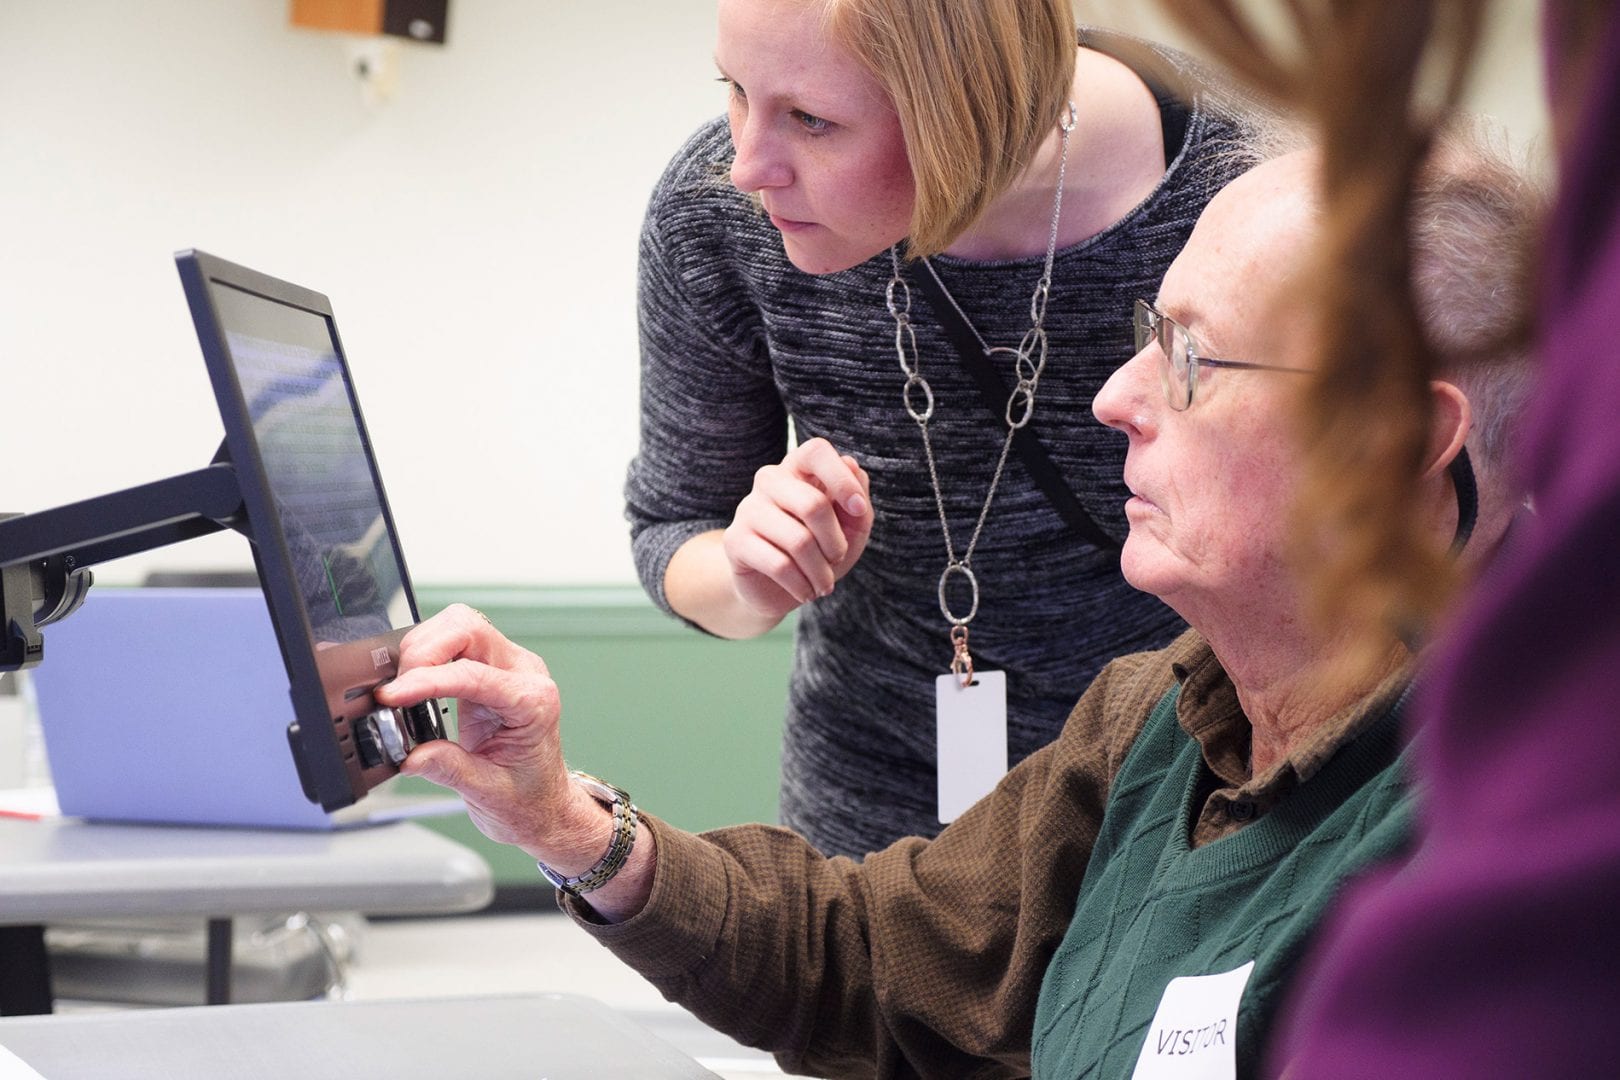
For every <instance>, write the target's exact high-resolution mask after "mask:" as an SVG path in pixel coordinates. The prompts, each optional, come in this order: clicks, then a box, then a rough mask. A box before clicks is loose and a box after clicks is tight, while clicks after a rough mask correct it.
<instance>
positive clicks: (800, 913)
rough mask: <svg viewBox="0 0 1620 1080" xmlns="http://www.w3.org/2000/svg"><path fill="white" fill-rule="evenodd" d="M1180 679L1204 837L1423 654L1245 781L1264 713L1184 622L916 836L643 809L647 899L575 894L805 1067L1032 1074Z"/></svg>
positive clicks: (705, 1003)
mask: <svg viewBox="0 0 1620 1080" xmlns="http://www.w3.org/2000/svg"><path fill="white" fill-rule="evenodd" d="M1178 678H1180V679H1182V682H1183V689H1182V697H1181V702H1180V708H1179V719H1180V722H1181V725H1182V727H1183V728H1184V729H1186V730H1187V732H1188V733H1189V735H1191V736H1192V737H1194V738H1195V739H1197V740H1198V741H1199V743H1200V744H1202V746H1203V751H1204V758H1205V762H1206V764H1209V765H1210V768H1211V771H1212V772H1213V774H1214V777H1215V779H1213V780H1212V781H1211V782H1210V784H1209V785H1208V786H1209V787H1210V789H1211V790H1210V791H1209V793H1208V795H1207V797H1206V799H1205V803H1204V809H1203V813H1202V815H1201V817H1200V820H1199V822H1198V825H1197V826H1196V828H1195V831H1194V836H1195V842H1197V843H1207V842H1209V841H1210V840H1213V839H1217V838H1219V837H1220V836H1222V835H1226V834H1227V833H1230V832H1232V831H1235V830H1236V829H1238V828H1241V827H1242V826H1243V825H1244V824H1245V823H1247V822H1248V821H1251V820H1255V819H1256V818H1257V817H1258V816H1259V815H1260V814H1263V813H1264V812H1265V810H1266V809H1267V808H1269V807H1270V806H1271V805H1274V804H1275V803H1276V801H1277V800H1278V799H1279V798H1282V797H1284V796H1285V795H1286V792H1287V791H1288V790H1289V789H1290V788H1292V787H1293V786H1294V785H1296V784H1298V783H1300V782H1302V781H1304V780H1305V779H1308V778H1309V775H1310V774H1311V773H1312V772H1314V771H1315V769H1316V767H1317V766H1318V765H1320V764H1321V763H1322V762H1323V761H1325V760H1326V759H1327V758H1328V757H1329V756H1331V754H1332V751H1333V750H1334V749H1336V748H1337V747H1338V746H1340V745H1342V744H1343V743H1345V742H1347V741H1348V740H1349V739H1351V738H1353V737H1354V736H1355V735H1356V734H1358V733H1359V731H1360V730H1361V728H1362V727H1363V726H1364V725H1365V724H1366V723H1367V722H1369V721H1370V720H1371V719H1373V718H1376V717H1377V716H1378V715H1380V714H1381V713H1382V711H1383V710H1384V708H1385V707H1386V706H1387V705H1388V703H1389V702H1390V701H1391V700H1392V698H1393V696H1394V695H1395V694H1396V693H1398V692H1399V691H1400V689H1401V687H1402V686H1403V685H1404V684H1405V682H1406V681H1407V679H1408V673H1407V672H1400V673H1397V674H1396V675H1392V676H1391V677H1390V678H1389V679H1387V680H1386V681H1385V682H1384V683H1383V684H1382V685H1380V687H1379V688H1378V690H1377V691H1376V692H1374V693H1373V694H1372V695H1371V696H1370V697H1368V698H1367V699H1364V700H1363V701H1362V702H1360V703H1359V704H1358V705H1356V706H1355V707H1354V708H1352V709H1348V710H1346V711H1345V712H1343V713H1342V714H1340V715H1338V716H1336V717H1334V718H1333V719H1332V720H1330V721H1329V722H1328V723H1327V724H1324V725H1323V727H1322V729H1321V730H1320V732H1319V737H1318V738H1316V739H1313V740H1312V742H1311V744H1310V745H1309V746H1307V747H1305V748H1304V750H1303V751H1302V752H1301V753H1299V754H1297V755H1295V756H1294V757H1293V758H1292V759H1290V761H1288V762H1284V763H1283V764H1281V765H1280V766H1278V767H1277V768H1275V769H1272V770H1271V771H1270V772H1269V773H1268V775H1266V776H1263V777H1260V778H1258V779H1257V780H1251V778H1249V777H1248V776H1247V761H1248V721H1247V720H1246V718H1244V716H1243V714H1242V711H1241V709H1240V708H1239V707H1238V704H1237V697H1236V693H1235V691H1234V690H1233V688H1232V684H1231V682H1230V681H1229V680H1228V679H1227V678H1226V674H1225V672H1224V671H1223V670H1222V669H1221V667H1220V664H1219V662H1218V661H1217V660H1216V659H1215V657H1214V654H1213V653H1212V652H1211V651H1210V649H1209V646H1208V645H1207V644H1205V643H1204V641H1203V639H1202V638H1201V637H1199V636H1198V634H1197V633H1195V632H1193V631H1188V632H1187V633H1186V634H1184V635H1182V636H1181V637H1180V638H1178V639H1177V640H1176V641H1175V642H1174V643H1172V644H1171V645H1170V646H1168V647H1167V648H1165V649H1161V650H1158V651H1156V652H1148V653H1138V654H1135V655H1132V656H1127V657H1122V658H1121V659H1119V660H1116V661H1114V662H1113V663H1111V664H1109V665H1108V667H1106V668H1105V669H1104V670H1103V671H1102V672H1101V674H1099V675H1098V676H1097V678H1096V680H1095V681H1094V682H1093V683H1092V685H1091V687H1090V689H1088V690H1087V691H1086V693H1085V696H1084V697H1082V698H1081V699H1080V702H1079V704H1077V705H1076V706H1075V708H1074V711H1073V712H1072V713H1071V714H1070V716H1069V719H1068V722H1067V724H1066V725H1065V726H1064V729H1063V732H1062V734H1061V735H1060V736H1059V737H1058V739H1057V740H1056V741H1055V742H1053V743H1052V744H1050V745H1049V746H1047V747H1046V748H1044V749H1043V750H1041V751H1039V752H1037V753H1036V754H1034V755H1032V756H1031V757H1029V758H1028V759H1026V760H1025V761H1024V762H1022V763H1021V764H1020V765H1018V767H1017V768H1015V769H1013V770H1012V771H1011V772H1010V773H1008V774H1007V776H1006V778H1005V779H1004V780H1002V782H1001V783H1000V785H998V786H997V788H996V789H995V791H994V792H992V793H991V794H990V795H989V796H987V797H986V798H985V799H984V800H982V801H981V802H979V803H978V804H976V805H975V806H974V807H973V808H972V809H970V810H969V811H968V812H967V813H965V814H963V815H962V816H961V817H960V818H959V819H957V821H956V822H954V823H953V824H952V825H951V826H950V827H949V828H947V829H946V830H945V831H944V832H942V833H941V834H940V835H939V836H938V837H937V838H936V839H934V840H932V841H928V840H923V839H921V838H910V839H906V840H901V841H899V842H897V843H896V844H894V845H893V846H892V847H889V848H887V849H885V850H884V851H881V852H876V853H874V854H872V855H869V856H868V857H867V858H866V860H865V861H864V862H863V863H856V862H852V861H851V860H849V859H845V858H833V859H828V858H825V857H823V856H822V855H820V854H819V853H818V852H817V851H816V850H815V849H814V848H812V847H811V846H810V845H809V844H807V843H806V842H805V841H803V840H802V839H801V838H799V837H798V836H797V835H795V834H794V833H792V832H789V831H788V830H786V829H781V828H776V827H774V826H767V825H743V826H737V827H734V828H728V829H719V830H716V831H714V832H709V833H705V834H703V835H702V836H695V835H693V834H691V833H687V832H683V831H681V830H678V829H676V828H674V827H673V826H670V825H668V824H666V823H664V822H661V821H657V820H656V819H650V818H644V820H648V824H649V826H650V827H651V829H652V831H653V834H654V836H655V839H656V843H657V850H658V864H657V869H656V874H655V878H654V882H653V890H652V896H651V898H650V899H649V901H648V903H647V906H646V907H645V908H643V909H642V911H641V912H640V913H638V914H637V915H636V916H635V917H634V918H632V919H630V920H628V921H626V922H624V923H620V924H618V925H612V926H608V925H602V924H601V923H599V922H597V921H595V919H594V917H593V913H592V912H591V910H590V908H589V907H588V906H587V905H585V904H583V903H581V902H579V901H578V900H566V902H565V903H563V908H564V910H565V911H567V912H569V914H570V915H572V916H573V917H574V919H575V921H576V922H578V923H579V924H580V925H581V926H583V927H584V928H585V929H586V930H587V931H588V932H589V933H591V934H592V935H593V936H595V937H596V938H597V939H598V940H599V941H601V942H602V943H603V944H605V945H607V946H608V947H609V948H610V949H612V950H613V952H614V953H615V954H617V955H618V956H619V957H620V958H621V959H622V960H624V961H625V962H627V963H628V964H630V965H631V966H632V967H634V968H635V969H636V970H638V971H640V972H641V973H642V974H643V975H645V976H646V977H647V978H648V979H649V980H650V981H651V982H652V983H653V984H654V985H655V986H657V987H658V989H659V990H660V991H661V992H662V993H663V994H664V995H665V996H666V997H668V998H670V999H671V1000H673V1001H677V1002H680V1003H681V1004H682V1005H684V1006H686V1007H687V1008H689V1009H690V1010H691V1011H692V1012H694V1013H695V1014H697V1015H698V1016H699V1017H700V1018H702V1019H703V1020H704V1021H706V1022H707V1023H709V1024H711V1025H712V1026H714V1027H716V1028H718V1029H719V1030H721V1031H725V1032H727V1033H729V1034H731V1035H732V1036H733V1037H735V1038H737V1039H738V1040H739V1041H741V1042H743V1043H746V1044H748V1045H751V1046H757V1047H760V1048H762V1049H765V1050H768V1051H770V1052H772V1053H775V1054H776V1055H777V1059H778V1061H779V1062H780V1063H781V1065H782V1067H783V1068H784V1069H786V1070H788V1071H789V1072H797V1073H808V1074H811V1075H817V1076H882V1077H891V1076H892V1077H904V1076H938V1077H953V1078H955V1077H991V1076H997V1077H1000V1076H1025V1075H1028V1073H1029V1058H1030V1025H1031V1023H1032V1021H1033V1018H1034V1015H1035V1001H1036V997H1037V995H1038V993H1039V991H1040V985H1041V978H1042V976H1043V975H1044V973H1045V971H1046V966H1047V963H1048V961H1049V960H1050V958H1051V956H1052V953H1053V950H1054V949H1056V947H1057V945H1058V943H1059V942H1060V941H1061V940H1062V938H1063V934H1064V932H1065V931H1066V930H1067V929H1068V925H1069V920H1070V918H1071V916H1072V913H1073V911H1074V906H1075V898H1076V897H1077V896H1078V894H1079V890H1080V881H1081V877H1082V875H1083V874H1084V872H1085V868H1086V862H1087V859H1088V858H1089V857H1090V854H1091V847H1092V844H1093V842H1094V841H1095V839H1096V836H1097V830H1098V828H1099V826H1100V825H1101V823H1102V818H1103V810H1104V808H1105V806H1106V804H1107V800H1108V787H1109V783H1110V781H1111V780H1112V778H1113V777H1114V775H1115V774H1116V773H1117V771H1118V769H1119V765H1120V763H1121V761H1122V760H1123V758H1124V755H1125V753H1126V751H1127V750H1129V748H1130V745H1131V743H1132V742H1133V741H1134V740H1135V738H1136V736H1137V734H1138V733H1139V732H1140V731H1141V728H1142V725H1143V724H1144V723H1145V722H1146V720H1147V717H1148V714H1149V712H1150V711H1151V710H1152V708H1153V706H1154V705H1155V704H1156V703H1157V702H1158V701H1159V699H1160V698H1161V697H1162V696H1163V695H1164V693H1165V692H1166V691H1167V690H1168V689H1169V688H1170V687H1171V686H1172V685H1173V684H1174V682H1175V681H1176V680H1177V679H1178ZM1223 783H1224V786H1223ZM559 895H560V894H559Z"/></svg>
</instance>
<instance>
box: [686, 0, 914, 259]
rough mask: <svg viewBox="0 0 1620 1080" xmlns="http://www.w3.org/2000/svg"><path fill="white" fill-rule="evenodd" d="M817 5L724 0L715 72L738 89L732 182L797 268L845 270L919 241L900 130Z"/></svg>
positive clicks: (799, 0)
mask: <svg viewBox="0 0 1620 1080" xmlns="http://www.w3.org/2000/svg"><path fill="white" fill-rule="evenodd" d="M822 10H823V5H822V4H821V3H819V2H816V0H720V37H719V44H718V46H717V47H716V49H715V62H716V63H717V64H718V65H719V67H720V72H721V76H722V78H724V79H725V80H726V81H727V82H728V83H729V84H730V86H729V89H730V104H729V108H730V120H731V140H732V142H733V143H734V144H735V146H736V151H737V156H736V158H735V160H734V161H733V163H732V166H731V182H732V183H733V184H735V185H736V186H737V189H738V190H739V191H743V192H746V193H748V194H751V195H757V196H758V197H759V198H760V200H761V201H762V202H763V203H764V206H765V211H766V212H767V213H768V214H770V218H771V224H773V225H775V226H776V227H777V229H779V230H780V231H781V233H782V243H783V246H784V247H785V248H786V250H787V256H788V258H789V259H790V260H791V261H792V262H793V265H794V266H797V267H798V268H799V269H800V270H803V271H805V272H806V273H810V274H829V273H833V272H834V271H838V270H847V269H849V268H850V267H852V266H856V265H858V264H860V263H863V262H865V261H866V260H868V259H870V258H872V257H873V256H874V255H877V254H879V253H880V252H882V251H883V250H885V249H886V248H888V247H889V246H890V245H892V244H894V243H896V242H898V241H899V240H901V239H903V238H904V237H905V236H906V234H907V233H908V232H909V231H910V227H911V209H912V202H913V186H912V179H911V166H910V163H909V162H908V161H907V159H906V148H905V140H904V139H903V138H902V136H901V132H900V120H899V118H898V117H897V116H896V115H895V111H894V107H893V105H892V104H891V103H890V101H889V98H888V96H887V95H886V94H885V93H884V92H883V89H882V88H881V87H880V86H879V85H878V83H877V80H875V79H874V78H873V77H872V76H871V74H870V73H869V72H867V70H866V69H865V68H864V67H863V66H861V64H860V63H859V62H858V61H857V60H856V59H855V57H854V56H853V55H851V54H850V53H849V51H848V50H847V49H845V48H844V47H843V46H842V45H840V44H838V43H837V42H835V41H833V40H832V39H831V38H830V37H829V36H828V35H827V33H826V30H825V29H824V27H823V26H822Z"/></svg>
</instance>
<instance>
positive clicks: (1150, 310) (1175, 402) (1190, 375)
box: [1134, 300, 1306, 412]
mask: <svg viewBox="0 0 1620 1080" xmlns="http://www.w3.org/2000/svg"><path fill="white" fill-rule="evenodd" d="M1134 321H1135V323H1136V351H1137V352H1141V351H1142V350H1143V349H1144V348H1146V347H1147V343H1148V342H1150V341H1155V340H1156V341H1157V342H1158V343H1159V355H1160V359H1161V361H1162V363H1160V365H1159V381H1160V382H1161V383H1163V384H1164V397H1165V400H1166V401H1168V402H1169V403H1170V407H1171V408H1172V409H1175V410H1176V411H1177V412H1181V411H1182V410H1184V409H1186V408H1187V407H1188V406H1189V405H1191V404H1192V402H1193V391H1194V390H1195V389H1197V386H1198V369H1199V368H1200V367H1223V368H1242V369H1244V370H1248V371H1286V372H1290V373H1292V374H1295V375H1303V374H1305V373H1306V372H1305V369H1304V368H1292V367H1282V366H1281V365H1278V364H1251V363H1249V362H1247V361H1244V360H1217V359H1216V358H1215V357H1213V356H1200V355H1199V354H1198V342H1196V341H1194V340H1193V336H1192V334H1191V333H1189V332H1188V330H1187V328H1186V327H1185V326H1182V325H1181V324H1180V323H1178V322H1176V320H1174V319H1172V318H1171V317H1170V316H1168V315H1166V314H1165V313H1164V312H1162V311H1160V310H1159V309H1158V308H1156V307H1154V306H1153V305H1152V304H1150V303H1148V302H1147V301H1146V300H1138V301H1137V302H1136V312H1135V319H1134Z"/></svg>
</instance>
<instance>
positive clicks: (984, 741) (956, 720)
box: [934, 671, 1007, 825]
mask: <svg viewBox="0 0 1620 1080" xmlns="http://www.w3.org/2000/svg"><path fill="white" fill-rule="evenodd" d="M934 715H935V716H936V717H937V719H938V722H939V820H940V824H942V825H944V824H948V823H950V822H952V821H955V820H956V819H957V817H958V816H959V815H960V814H961V813H962V811H964V810H966V809H967V808H968V807H970V806H972V805H973V804H974V803H976V802H978V801H979V800H980V799H982V798H984V797H985V796H986V795H988V794H990V789H991V788H993V787H995V786H996V784H997V783H998V782H999V781H1000V780H1001V778H1002V777H1003V776H1006V775H1007V673H1006V672H1005V671H975V672H974V673H973V683H972V685H970V686H963V685H962V680H961V679H959V678H957V677H956V676H955V675H941V676H940V677H939V678H937V679H935V680H934Z"/></svg>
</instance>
